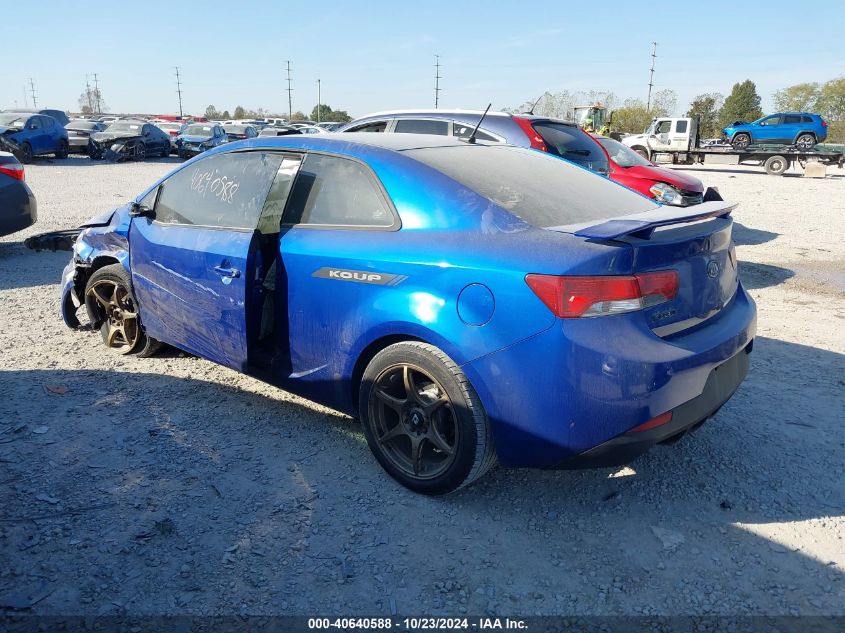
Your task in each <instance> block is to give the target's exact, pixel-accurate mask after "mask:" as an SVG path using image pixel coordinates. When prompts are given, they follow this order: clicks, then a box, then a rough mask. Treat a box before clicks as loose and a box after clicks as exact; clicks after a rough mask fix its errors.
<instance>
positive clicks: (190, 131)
mask: <svg viewBox="0 0 845 633" xmlns="http://www.w3.org/2000/svg"><path fill="white" fill-rule="evenodd" d="M212 130H213V128H212V127H211V126H210V125H189V126H188V127H186V128H185V131H184V132H182V134H187V135H190V136H212V135H213V132H212Z"/></svg>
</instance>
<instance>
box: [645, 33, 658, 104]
mask: <svg viewBox="0 0 845 633" xmlns="http://www.w3.org/2000/svg"><path fill="white" fill-rule="evenodd" d="M655 59H657V42H652V43H651V71H650V75H649V77H648V102H647V103H646V110H651V89H652V87H653V86H654V60H655Z"/></svg>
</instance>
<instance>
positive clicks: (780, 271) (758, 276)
mask: <svg viewBox="0 0 845 633" xmlns="http://www.w3.org/2000/svg"><path fill="white" fill-rule="evenodd" d="M794 276H795V271H794V270H792V269H790V268H782V267H780V266H772V265H771V264H757V263H753V262H744V261H742V260H740V261H739V278H740V279H741V280H742V285H743V286H745V287H746V288H747V289H748V290H758V289H760V288H769V287H771V286H777V285H779V284H782V283H784V282H785V281H787V280H788V279H792V278H793V277H794Z"/></svg>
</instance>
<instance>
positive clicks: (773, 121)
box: [751, 114, 783, 143]
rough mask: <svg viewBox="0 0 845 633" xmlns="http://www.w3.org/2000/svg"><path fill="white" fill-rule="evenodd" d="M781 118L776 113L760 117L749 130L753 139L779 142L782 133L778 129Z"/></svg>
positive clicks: (763, 141) (761, 141)
mask: <svg viewBox="0 0 845 633" xmlns="http://www.w3.org/2000/svg"><path fill="white" fill-rule="evenodd" d="M781 120H782V117H781V116H780V115H777V114H774V115H772V116H767V117H766V118H765V119H761V120H760V122H759V123H758V124H757V125H755V126H754V129H753V130H752V132H751V134H752V137H753V140H754V141H755V142H760V143H779V142H781V137H782V135H783V132H782V131H781V130H780V129H779V126H780V124H781Z"/></svg>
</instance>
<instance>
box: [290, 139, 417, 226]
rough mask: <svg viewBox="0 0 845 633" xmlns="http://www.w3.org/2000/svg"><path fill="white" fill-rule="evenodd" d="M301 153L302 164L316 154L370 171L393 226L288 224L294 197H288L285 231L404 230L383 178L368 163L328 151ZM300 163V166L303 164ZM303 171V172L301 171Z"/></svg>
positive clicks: (297, 177)
mask: <svg viewBox="0 0 845 633" xmlns="http://www.w3.org/2000/svg"><path fill="white" fill-rule="evenodd" d="M301 153H302V154H303V157H302V163H304V162H305V159H306V158H307V157H308V155H309V154H314V155H317V156H330V157H332V158H340V159H343V160H351V161H353V162H355V163H358V164H359V165H361V166H362V167H363V168H364V170H365V171H368V172H369V173H370V175H371V176H372V177H373V179H374V180H375V183H376V189H377V191H378V193H379V195H380V196H381V198H382V201H383V202H384V203H385V205H386V206H387V210H388V211H390V214H391V215H392V216H393V224H391V225H390V226H387V225H385V226H367V225H361V224H308V223H304V222H286V221H285V218H286V217H287V216H289V209H288V205H289V204H290V200H291V197H292V196H288V199H287V202H285V209H284V211H283V212H282V222H281V226H282V228H283V229H285V228H288V229H306V230H316V231H326V230H329V231H331V230H334V231H337V230H344V231H379V232H385V231H388V232H394V231H398V230H400V229H401V228H402V218H400V217H399V212H398V211H397V210H396V206H395V205H394V204H393V200H391V199H390V196H389V195H388V194H387V190H386V189H385V188H384V184H383V183H382V182H381V178H379V177H378V174H377V173H376V172H375V170H374V169H373V168H372V167H370V166H369V165H368V164H367V163H365V162H364V161H362V160H361V159H359V158H357V157H355V156H348V155H345V154H336V153H334V152H326V151H319V150H302V151H301ZM302 163H300V165H301V164H302ZM300 171H301V170H300ZM300 171H297V172H296V178H294V181H293V184H292V185H291V193H292V192H293V189H294V187H296V183H297V180H299V174H300Z"/></svg>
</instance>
